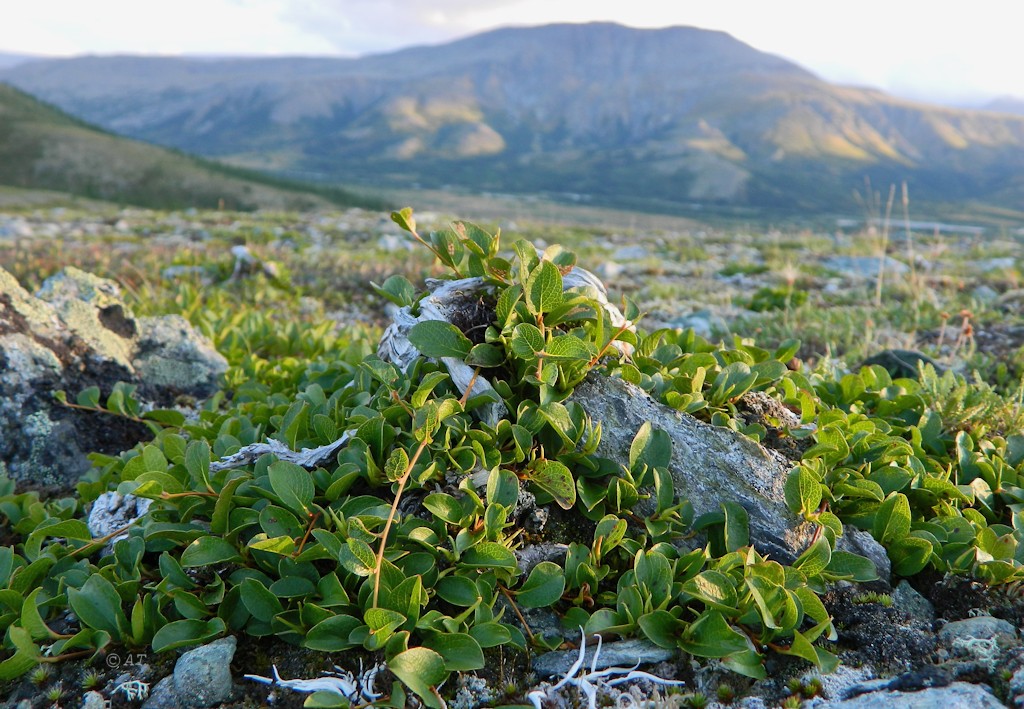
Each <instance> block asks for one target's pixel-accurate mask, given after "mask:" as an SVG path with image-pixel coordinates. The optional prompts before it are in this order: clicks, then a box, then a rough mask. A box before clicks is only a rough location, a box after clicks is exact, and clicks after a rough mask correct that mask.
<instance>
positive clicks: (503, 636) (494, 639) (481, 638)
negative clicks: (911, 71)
mask: <svg viewBox="0 0 1024 709" xmlns="http://www.w3.org/2000/svg"><path fill="white" fill-rule="evenodd" d="M469 634H470V635H472V636H473V639H474V640H476V641H477V642H478V643H480V647H497V646H498V645H504V644H505V643H507V642H510V641H511V640H512V633H511V632H509V629H508V627H507V626H505V625H502V624H501V623H496V622H494V621H488V622H486V623H477V624H475V625H473V626H472V627H470V629H469Z"/></svg>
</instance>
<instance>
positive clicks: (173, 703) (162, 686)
mask: <svg viewBox="0 0 1024 709" xmlns="http://www.w3.org/2000/svg"><path fill="white" fill-rule="evenodd" d="M182 706H183V704H182V701H181V698H180V697H179V696H178V693H177V692H176V691H175V690H174V676H173V675H168V676H166V677H164V678H163V679H162V680H160V681H159V682H157V684H156V686H155V687H153V689H151V690H150V691H149V699H147V700H146V701H145V702H143V704H142V709H181V707H182Z"/></svg>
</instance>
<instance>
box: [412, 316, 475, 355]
mask: <svg viewBox="0 0 1024 709" xmlns="http://www.w3.org/2000/svg"><path fill="white" fill-rule="evenodd" d="M409 342H411V343H412V344H413V346H414V347H415V348H416V349H418V350H419V351H420V353H421V354H422V355H423V356H425V357H435V358H441V357H454V358H456V359H459V360H464V359H466V357H467V355H469V351H470V350H472V349H473V343H472V342H471V341H470V340H469V338H468V337H466V336H465V335H464V334H462V331H461V330H459V328H457V327H455V326H454V325H452V324H451V323H449V322H445V321H443V320H424V321H422V322H418V323H416V324H415V325H413V326H412V328H411V329H410V330H409Z"/></svg>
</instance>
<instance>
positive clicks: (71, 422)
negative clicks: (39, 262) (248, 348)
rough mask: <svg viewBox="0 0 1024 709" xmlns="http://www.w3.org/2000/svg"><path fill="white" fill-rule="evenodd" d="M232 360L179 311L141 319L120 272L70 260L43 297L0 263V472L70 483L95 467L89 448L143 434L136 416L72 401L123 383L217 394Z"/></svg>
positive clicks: (162, 394) (158, 401)
mask: <svg viewBox="0 0 1024 709" xmlns="http://www.w3.org/2000/svg"><path fill="white" fill-rule="evenodd" d="M226 368H227V362H226V361H225V360H224V358H223V357H222V356H221V355H220V354H218V353H217V352H216V351H215V350H214V349H213V348H212V346H210V345H209V343H207V342H206V341H205V340H204V339H203V338H202V337H200V336H199V335H198V334H197V333H195V332H194V331H193V330H192V328H191V326H189V325H188V323H187V322H186V321H185V320H184V319H182V318H180V317H177V316H170V317H163V318H142V319H137V318H135V316H134V315H133V314H132V312H131V309H130V308H129V307H128V306H127V305H126V304H125V302H124V300H123V299H122V297H121V292H120V289H119V288H118V286H117V284H116V283H114V282H113V281H109V280H106V279H103V278H98V277H96V276H94V275H92V274H89V273H85V272H83V271H80V270H78V269H76V268H72V267H68V268H66V269H64V270H63V271H62V272H60V273H58V274H57V275H55V276H53V277H52V278H50V279H48V280H47V281H46V282H45V283H44V284H43V286H42V288H40V290H39V293H38V294H37V295H36V296H33V295H31V294H30V293H28V292H27V291H26V290H25V289H24V288H22V287H21V285H20V284H19V283H18V282H17V280H16V279H15V278H14V277H13V276H11V275H10V274H9V273H7V272H6V271H4V270H3V269H2V268H0V472H2V473H6V474H7V475H9V476H10V477H12V478H13V479H15V480H17V481H19V482H20V483H22V484H24V483H30V484H32V485H35V486H40V487H41V486H49V485H57V486H67V485H69V484H71V483H73V482H74V481H76V480H77V479H78V478H79V477H80V476H81V475H82V474H83V473H84V472H86V470H88V468H89V461H88V459H87V458H86V454H87V453H89V452H92V451H100V452H105V453H117V452H120V451H122V450H124V449H126V448H130V447H131V446H133V445H134V444H135V443H136V442H138V441H140V440H142V439H144V438H145V437H146V436H147V434H148V433H149V431H148V429H147V428H146V427H145V426H143V425H141V424H138V423H136V422H133V421H130V420H127V419H124V418H118V417H114V416H103V415H99V414H94V413H90V412H83V411H80V410H75V409H71V408H68V407H65V406H62V405H60V404H59V403H57V402H56V401H55V399H54V392H55V391H58V390H63V391H66V392H67V395H68V398H69V399H70V400H72V401H73V400H74V398H75V396H76V395H77V394H78V393H79V392H81V391H82V390H84V389H86V388H88V387H91V386H97V387H99V389H100V392H101V400H103V399H105V397H106V395H107V394H109V393H110V391H111V390H112V389H113V387H114V385H115V384H116V383H117V382H119V381H120V382H126V383H129V384H134V385H136V386H137V387H138V394H139V396H140V397H141V398H142V399H143V401H144V402H146V403H148V404H152V405H159V406H166V405H170V404H172V403H173V402H174V400H175V398H176V397H178V396H180V395H186V396H189V397H192V398H202V397H205V396H208V395H210V394H212V393H213V391H214V390H215V388H216V382H217V380H218V378H219V377H220V376H221V375H222V374H223V372H224V371H225V370H226Z"/></svg>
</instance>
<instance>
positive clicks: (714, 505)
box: [569, 376, 814, 562]
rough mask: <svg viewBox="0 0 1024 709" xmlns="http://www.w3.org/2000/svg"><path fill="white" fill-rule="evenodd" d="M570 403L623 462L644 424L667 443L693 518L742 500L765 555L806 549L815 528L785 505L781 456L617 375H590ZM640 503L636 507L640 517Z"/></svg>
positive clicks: (608, 453)
mask: <svg viewBox="0 0 1024 709" xmlns="http://www.w3.org/2000/svg"><path fill="white" fill-rule="evenodd" d="M569 401H573V402H575V403H578V404H580V405H581V406H582V407H583V408H584V410H586V411H588V412H589V413H590V415H591V416H592V417H593V418H594V423H595V424H596V423H599V422H600V423H601V429H602V436H601V443H600V445H599V446H598V449H597V453H598V455H603V456H605V457H607V458H611V459H613V460H616V461H619V462H622V463H625V462H626V461H628V460H629V446H630V444H631V443H632V440H633V437H634V436H635V435H636V432H637V430H639V428H640V426H641V425H642V424H644V423H645V422H647V421H650V422H651V424H652V425H653V426H654V427H655V428H658V429H661V430H663V431H665V432H666V433H668V435H669V438H670V439H671V440H672V460H671V462H670V463H669V470H670V472H671V473H672V476H673V479H674V482H675V487H676V490H677V492H678V493H679V495H680V496H681V497H683V498H685V499H688V500H689V501H690V504H692V505H693V508H694V511H695V512H696V514H697V515H701V514H704V513H707V512H718V511H720V509H721V507H720V504H721V503H722V502H726V501H732V502H736V503H738V504H740V505H741V506H742V507H743V508H744V509H745V510H746V511H747V514H748V516H749V518H750V535H751V541H752V543H753V544H754V546H755V547H757V548H758V549H759V550H760V551H761V552H762V553H767V554H769V555H770V556H771V557H772V558H773V559H776V560H778V561H781V562H791V561H793V560H794V559H795V558H796V557H797V556H799V554H800V553H801V552H802V551H803V550H804V549H805V548H806V546H807V545H808V544H809V543H810V541H811V536H812V534H813V532H814V528H813V525H811V524H809V523H808V522H805V521H804V520H801V519H799V518H798V517H797V516H796V515H794V514H793V513H792V512H790V511H789V508H788V507H787V505H786V501H785V494H784V490H783V488H784V485H785V482H786V476H787V473H788V470H789V465H788V463H787V462H786V460H785V458H783V457H782V456H781V455H779V454H778V453H775V452H773V451H769V450H767V449H765V448H763V447H762V446H760V445H758V443H757V442H755V441H753V440H752V439H750V438H747V437H746V436H743V435H742V434H739V433H737V432H735V431H732V430H729V429H727V428H722V427H718V426H712V425H710V424H706V423H704V422H703V421H698V420H697V419H695V418H693V417H692V416H688V415H686V414H683V413H681V412H678V411H675V410H674V409H670V408H669V407H667V406H664V405H662V404H660V403H658V402H656V401H654V400H653V399H652V398H651V397H650V396H648V395H647V393H646V392H645V391H643V390H642V389H640V388H639V387H636V386H633V385H632V384H628V383H626V382H624V381H622V380H619V379H609V378H605V377H596V376H591V377H588V378H587V380H586V381H585V382H584V383H583V384H581V385H580V386H578V387H577V388H576V390H575V391H574V392H573V394H572V396H571V397H570V399H569ZM641 507H642V505H641V506H638V512H639V513H640V514H643V512H644V511H643V510H642V509H641Z"/></svg>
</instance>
